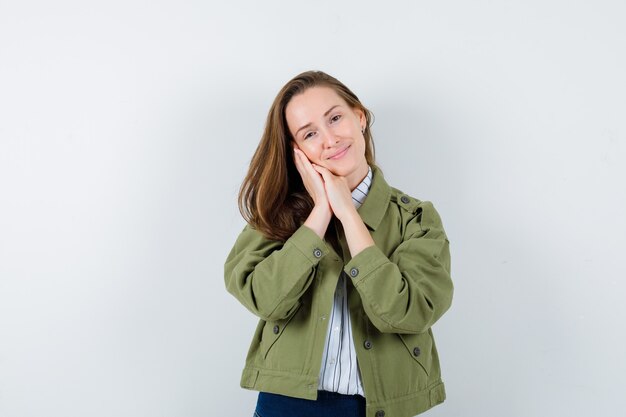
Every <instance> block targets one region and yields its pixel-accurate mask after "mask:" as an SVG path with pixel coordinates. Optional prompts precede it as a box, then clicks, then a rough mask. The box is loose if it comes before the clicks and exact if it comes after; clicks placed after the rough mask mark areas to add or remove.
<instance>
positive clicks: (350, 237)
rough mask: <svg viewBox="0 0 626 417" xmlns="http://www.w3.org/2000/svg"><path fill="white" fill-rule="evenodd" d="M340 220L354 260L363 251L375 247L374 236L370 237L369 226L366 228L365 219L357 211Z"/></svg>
mask: <svg viewBox="0 0 626 417" xmlns="http://www.w3.org/2000/svg"><path fill="white" fill-rule="evenodd" d="M339 220H340V221H341V225H342V226H343V230H344V233H345V234H346V241H347V243H348V248H349V249H350V255H351V256H352V257H353V258H354V257H355V256H356V255H357V254H358V253H359V252H361V251H362V250H363V249H365V248H368V247H370V246H374V244H375V243H374V239H372V235H370V232H369V230H368V229H367V226H365V223H363V219H361V216H360V215H359V213H358V212H357V211H356V210H354V212H350V213H348V214H347V215H346V216H344V217H343V218H342V219H339Z"/></svg>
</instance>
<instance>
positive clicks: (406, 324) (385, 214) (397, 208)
mask: <svg viewBox="0 0 626 417" xmlns="http://www.w3.org/2000/svg"><path fill="white" fill-rule="evenodd" d="M358 212H359V214H360V215H361V218H362V219H363V222H364V223H365V224H366V225H367V227H368V228H369V230H370V232H371V235H372V238H373V239H374V242H375V243H376V245H375V246H371V247H369V248H366V249H364V250H363V251H361V252H360V253H359V254H357V255H356V256H355V257H354V258H351V256H350V251H349V250H348V246H347V243H346V238H345V235H344V233H343V231H342V229H341V224H340V223H339V222H338V221H336V222H331V224H330V225H329V230H328V233H327V235H326V239H324V240H322V239H320V238H319V237H318V236H317V235H316V234H315V233H314V232H313V231H312V230H311V229H309V228H308V227H306V226H304V225H303V226H301V227H300V228H298V229H297V230H296V231H295V232H294V234H293V235H292V236H291V237H290V238H289V239H287V240H286V241H285V242H279V241H273V240H269V239H267V238H265V237H264V236H263V235H262V234H261V233H259V232H258V231H256V230H254V229H253V228H251V227H250V226H249V225H246V226H245V227H244V229H243V231H242V232H241V234H240V235H239V237H238V238H237V241H236V242H235V245H234V246H233V248H232V250H231V252H230V254H229V255H228V258H227V259H226V262H225V265H224V279H225V284H226V289H227V290H228V292H230V293H231V294H232V295H234V296H235V297H236V298H237V299H238V300H239V301H240V302H241V303H242V304H243V305H244V306H245V307H246V308H248V310H250V311H251V312H252V313H253V314H255V315H256V316H258V317H260V321H259V323H258V326H257V328H256V332H255V334H254V337H253V339H252V343H251V345H250V349H249V351H248V355H247V358H246V365H245V368H244V370H243V374H242V377H241V386H242V387H243V388H247V389H253V390H258V391H265V392H272V393H277V394H283V395H288V396H292V397H299V398H306V399H311V400H313V399H316V398H317V387H318V377H319V373H320V368H321V361H322V353H323V349H324V343H325V341H326V334H327V326H328V325H329V324H328V320H327V317H328V315H329V314H330V311H331V304H332V302H333V295H334V291H335V287H336V285H337V280H338V278H339V275H340V274H347V276H348V277H349V279H348V280H347V282H348V284H347V288H348V305H349V309H350V319H351V322H352V332H353V339H354V345H355V347H356V350H357V351H356V354H357V358H358V363H359V369H360V372H361V381H362V383H363V389H364V392H365V398H366V404H367V406H366V407H367V417H411V416H414V415H416V414H419V413H421V412H423V411H425V410H428V409H429V408H431V407H433V406H434V405H436V404H439V403H441V402H443V401H444V399H445V396H446V394H445V389H444V385H443V382H442V380H441V371H440V367H439V356H438V354H437V349H436V347H435V342H434V339H433V333H432V330H431V326H432V325H433V324H434V323H435V322H436V321H437V320H438V319H439V318H440V317H441V316H442V314H443V313H444V312H445V311H446V310H448V308H449V307H450V304H451V302H452V293H453V286H452V280H451V278H450V251H449V241H448V238H447V236H446V234H445V231H444V229H443V226H442V224H441V219H440V217H439V215H438V213H437V212H436V211H435V209H434V207H433V205H432V204H431V203H430V202H427V201H420V200H417V199H415V198H412V197H409V196H407V195H406V194H404V193H402V192H401V191H399V190H397V189H395V188H393V187H390V186H389V185H388V184H387V182H386V181H385V179H384V178H383V175H382V173H381V171H380V170H379V169H378V168H374V169H373V179H372V185H371V188H370V191H369V194H368V196H367V198H366V199H365V201H364V203H363V205H362V206H361V207H360V208H359V210H358ZM329 234H330V235H329ZM333 235H334V236H333ZM330 242H336V243H335V244H331V243H330Z"/></svg>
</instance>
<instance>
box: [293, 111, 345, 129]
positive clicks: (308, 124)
mask: <svg viewBox="0 0 626 417" xmlns="http://www.w3.org/2000/svg"><path fill="white" fill-rule="evenodd" d="M335 107H339V104H335V105H334V106H332V107H331V108H330V109H328V110H326V113H324V117H326V116H328V113H330V112H331V111H333V109H334V108H335ZM309 126H311V123H307V124H305V125H304V126H302V127H301V128H300V129H298V130H296V134H295V135H294V136H298V133H300V131H301V130H302V129H306V128H307V127H309Z"/></svg>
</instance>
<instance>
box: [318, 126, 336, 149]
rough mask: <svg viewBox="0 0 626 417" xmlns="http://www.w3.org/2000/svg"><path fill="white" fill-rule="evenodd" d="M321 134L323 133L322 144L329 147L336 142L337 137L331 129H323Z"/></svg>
mask: <svg viewBox="0 0 626 417" xmlns="http://www.w3.org/2000/svg"><path fill="white" fill-rule="evenodd" d="M322 134H323V135H324V146H326V147H329V148H330V147H332V146H334V145H335V144H336V143H337V142H338V139H337V137H336V136H335V134H334V133H333V132H332V130H330V129H324V131H323V132H322Z"/></svg>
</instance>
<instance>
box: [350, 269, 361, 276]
mask: <svg viewBox="0 0 626 417" xmlns="http://www.w3.org/2000/svg"><path fill="white" fill-rule="evenodd" d="M357 275H359V270H358V269H356V268H352V269H351V270H350V276H351V277H352V278H354V277H356V276H357Z"/></svg>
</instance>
